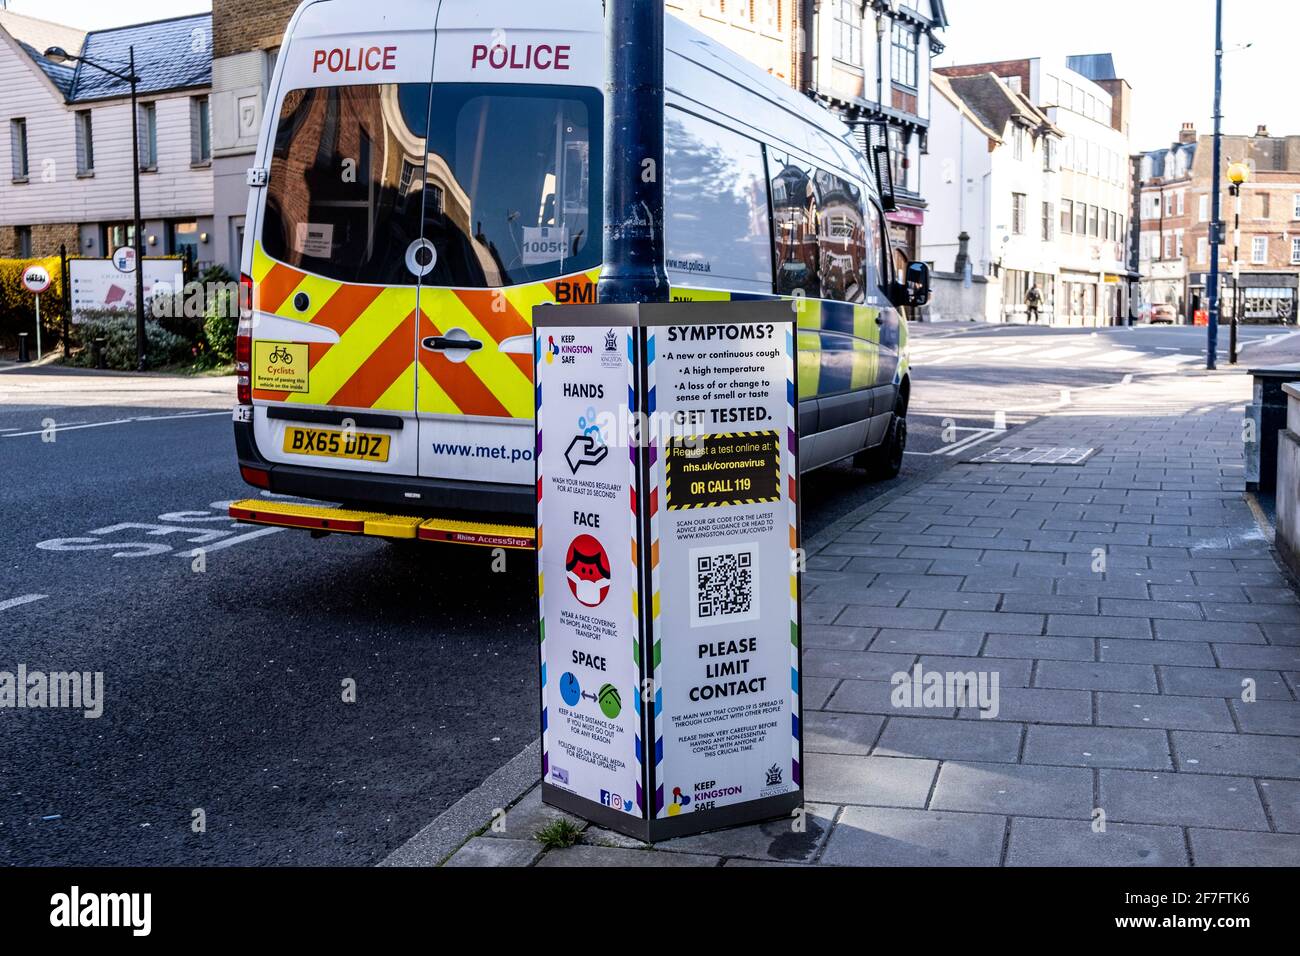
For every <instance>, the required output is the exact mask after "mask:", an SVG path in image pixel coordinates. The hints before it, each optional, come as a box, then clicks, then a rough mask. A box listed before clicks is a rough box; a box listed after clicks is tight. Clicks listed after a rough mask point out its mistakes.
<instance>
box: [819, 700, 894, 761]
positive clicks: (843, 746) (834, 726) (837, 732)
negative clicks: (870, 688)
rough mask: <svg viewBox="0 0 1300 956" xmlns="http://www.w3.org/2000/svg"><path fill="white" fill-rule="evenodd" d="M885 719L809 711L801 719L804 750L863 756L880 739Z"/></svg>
mask: <svg viewBox="0 0 1300 956" xmlns="http://www.w3.org/2000/svg"><path fill="white" fill-rule="evenodd" d="M884 725H885V718H884V717H882V716H877V715H874V714H842V713H836V712H834V711H826V710H819V711H811V712H807V713H805V714H804V716H803V746H804V750H806V751H809V752H817V753H828V754H857V755H859V756H864V757H865V756H866V755H867V754H869V753H871V747H872V745H873V744H874V743H875V742H876V738H877V737H879V736H880V730H881V728H882V727H884Z"/></svg>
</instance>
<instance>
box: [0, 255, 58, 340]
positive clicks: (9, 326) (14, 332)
mask: <svg viewBox="0 0 1300 956" xmlns="http://www.w3.org/2000/svg"><path fill="white" fill-rule="evenodd" d="M33 265H39V266H44V267H45V269H46V271H47V272H49V274H50V280H51V282H50V287H49V288H48V289H46V290H45V291H44V292H42V293H41V344H42V346H43V347H44V348H45V350H46V351H49V350H50V349H51V348H53V347H54V346H55V345H57V344H58V342H59V334H60V332H61V331H62V329H63V272H62V266H61V265H60V262H59V257H58V256H49V257H47V258H44V259H0V348H13V347H15V346H16V345H17V344H18V333H19V332H27V333H29V336H28V341H30V342H31V345H32V348H33V349H35V347H36V341H35V332H36V297H35V296H33V295H32V294H31V293H30V292H28V291H27V290H26V289H25V288H23V273H24V272H25V271H26V270H27V267H28V266H33Z"/></svg>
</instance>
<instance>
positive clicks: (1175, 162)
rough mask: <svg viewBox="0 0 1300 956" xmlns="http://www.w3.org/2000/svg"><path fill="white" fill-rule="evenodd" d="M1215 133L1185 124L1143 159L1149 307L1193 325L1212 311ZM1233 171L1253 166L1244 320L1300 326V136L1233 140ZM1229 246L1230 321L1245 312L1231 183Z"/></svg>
mask: <svg viewBox="0 0 1300 956" xmlns="http://www.w3.org/2000/svg"><path fill="white" fill-rule="evenodd" d="M1213 150H1214V141H1213V137H1211V136H1208V135H1204V136H1198V135H1197V132H1196V130H1195V129H1194V128H1193V126H1192V124H1191V123H1184V124H1183V128H1182V130H1181V132H1180V133H1179V137H1178V142H1176V143H1173V144H1171V145H1170V146H1169V147H1167V148H1165V149H1158V150H1151V151H1149V152H1146V153H1141V154H1139V157H1138V167H1139V173H1138V175H1139V188H1140V192H1141V205H1140V209H1141V215H1142V223H1141V231H1140V236H1139V240H1138V242H1139V249H1140V251H1141V255H1142V259H1141V264H1142V277H1143V278H1142V287H1143V291H1144V293H1146V295H1147V297H1148V304H1162V303H1163V304H1169V305H1172V306H1174V307H1175V309H1176V310H1177V313H1178V315H1179V317H1180V319H1181V321H1187V322H1190V321H1192V320H1193V318H1194V314H1195V312H1196V310H1197V309H1203V308H1205V307H1206V305H1207V302H1206V286H1207V280H1208V276H1209V271H1210V255H1211V252H1210V217H1211V215H1212V211H1213V204H1212V202H1211V199H1212V192H1211V190H1212V188H1213V182H1212V178H1213V168H1212V163H1213ZM1222 153H1223V166H1224V169H1223V170H1221V172H1224V171H1226V169H1227V167H1228V165H1229V164H1230V163H1234V162H1244V163H1246V165H1247V166H1248V167H1249V168H1250V171H1251V172H1250V179H1249V181H1248V182H1247V183H1246V184H1245V185H1243V186H1242V188H1241V222H1240V226H1241V242H1240V246H1239V247H1238V248H1237V256H1238V267H1239V272H1240V277H1241V311H1240V313H1239V315H1240V317H1241V319H1242V321H1247V322H1288V323H1294V322H1295V321H1296V304H1297V284H1298V283H1300V136H1271V135H1270V134H1269V132H1268V129H1267V128H1266V127H1263V126H1260V127H1259V128H1257V129H1256V131H1255V134H1254V135H1253V136H1224V137H1223V143H1222ZM1221 185H1222V190H1223V192H1222V196H1221V198H1220V203H1221V207H1220V213H1219V215H1220V217H1221V218H1222V220H1223V223H1224V237H1223V238H1224V241H1223V243H1222V244H1221V245H1220V247H1219V269H1220V274H1221V284H1220V299H1221V308H1222V315H1223V318H1224V320H1227V319H1228V318H1230V317H1231V316H1232V314H1233V309H1234V308H1235V301H1236V300H1235V291H1234V284H1233V278H1232V274H1233V247H1234V235H1233V224H1234V223H1233V220H1234V214H1235V211H1236V203H1235V200H1234V199H1233V197H1232V195H1231V194H1230V192H1229V188H1228V187H1229V183H1228V181H1227V177H1226V175H1225V176H1224V177H1223V178H1222V181H1221Z"/></svg>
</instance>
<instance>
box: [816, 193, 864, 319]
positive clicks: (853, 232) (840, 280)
mask: <svg viewBox="0 0 1300 956" xmlns="http://www.w3.org/2000/svg"><path fill="white" fill-rule="evenodd" d="M813 181H814V183H815V185H816V188H817V213H818V236H817V238H818V249H819V253H820V265H821V280H822V298H823V299H834V300H836V301H837V302H863V301H865V300H866V287H865V279H864V273H865V268H866V263H867V245H866V235H867V226H866V222H865V221H864V219H863V216H862V190H861V189H859V188H858V187H857V186H856V185H854V184H853V183H851V182H849V181H848V180H846V179H843V178H841V177H839V176H836V175H835V174H834V173H828V172H824V171H822V170H820V169H819V170H817V171H816V173H815V174H814V176H813Z"/></svg>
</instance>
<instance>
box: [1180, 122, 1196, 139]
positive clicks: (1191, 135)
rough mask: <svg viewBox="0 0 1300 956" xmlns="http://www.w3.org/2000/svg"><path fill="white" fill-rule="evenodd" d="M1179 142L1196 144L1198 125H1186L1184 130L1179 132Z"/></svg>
mask: <svg viewBox="0 0 1300 956" xmlns="http://www.w3.org/2000/svg"><path fill="white" fill-rule="evenodd" d="M1178 142H1180V143H1194V142H1196V124H1195V123H1184V124H1183V128H1182V129H1181V130H1179V131H1178Z"/></svg>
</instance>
